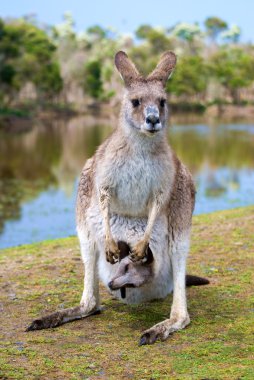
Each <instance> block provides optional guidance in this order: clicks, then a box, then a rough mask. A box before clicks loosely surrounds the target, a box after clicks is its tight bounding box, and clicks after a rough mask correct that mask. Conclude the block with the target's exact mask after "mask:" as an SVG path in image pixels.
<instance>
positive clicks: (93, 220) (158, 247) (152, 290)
mask: <svg viewBox="0 0 254 380" xmlns="http://www.w3.org/2000/svg"><path fill="white" fill-rule="evenodd" d="M146 224H147V219H146V218H129V217H124V216H119V215H112V217H111V231H112V234H113V238H114V239H115V241H125V242H127V243H128V244H129V245H134V244H135V243H137V242H138V241H139V240H140V239H141V238H142V237H143V234H144V231H145V228H146ZM87 225H88V228H89V230H90V233H91V234H92V235H93V236H94V241H95V243H96V245H97V248H98V253H99V258H98V269H99V277H100V280H101V281H102V282H103V284H104V285H105V286H106V288H107V289H108V291H110V290H109V288H108V286H107V285H108V283H109V282H110V281H111V279H112V278H113V277H114V275H115V273H116V270H117V267H118V264H117V263H116V264H114V265H112V264H110V263H108V262H107V261H106V254H105V247H104V236H105V235H104V226H103V221H102V217H101V213H100V211H99V210H98V208H97V207H95V206H94V207H91V208H90V210H89V212H88V214H87ZM150 248H151V250H152V252H153V255H154V263H153V266H154V271H153V273H154V276H153V278H152V279H151V282H149V283H147V284H145V285H143V286H142V287H140V288H128V289H126V298H124V299H122V298H121V295H120V291H114V292H111V293H112V294H113V295H114V296H115V297H117V298H119V299H120V300H121V301H122V302H124V303H127V304H137V303H141V302H145V301H150V300H153V299H160V298H165V297H166V296H167V294H169V293H171V292H172V290H173V281H172V270H171V260H170V252H169V244H168V228H167V221H166V217H165V216H161V217H160V218H158V220H157V221H156V222H155V225H154V228H153V232H152V237H151V240H150Z"/></svg>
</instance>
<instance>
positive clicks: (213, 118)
mask: <svg viewBox="0 0 254 380" xmlns="http://www.w3.org/2000/svg"><path fill="white" fill-rule="evenodd" d="M174 106H175V105H174ZM169 107H170V106H169ZM118 113H119V107H117V106H114V107H111V106H110V105H108V104H101V105H99V106H98V107H95V108H94V107H91V108H89V107H87V108H86V110H84V111H83V112H80V111H75V110H74V109H71V108H66V109H64V108H61V109H58V108H56V109H54V107H53V108H51V109H47V108H45V109H41V110H40V111H35V110H33V109H31V112H29V111H28V110H26V111H25V112H23V111H22V110H11V109H10V110H9V113H8V111H6V113H4V114H1V113H0V131H3V132H7V133H16V132H17V133H19V132H26V131H28V130H30V129H31V128H32V127H33V126H34V124H36V123H37V124H38V123H45V124H47V123H49V122H50V120H51V119H52V118H53V119H54V118H57V119H71V118H72V117H84V116H92V117H94V118H99V119H102V120H105V122H109V120H111V119H114V120H116V119H117V118H118ZM170 121H171V122H172V123H175V124H179V123H184V122H186V121H187V123H198V122H207V123H213V124H216V123H218V122H224V123H238V122H247V123H253V122H254V105H239V106H238V105H233V104H225V105H221V106H218V105H210V106H207V107H205V110H204V112H192V111H187V112H186V110H185V111H182V112H181V109H179V111H177V112H172V113H170Z"/></svg>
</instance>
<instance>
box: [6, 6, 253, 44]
mask: <svg viewBox="0 0 254 380" xmlns="http://www.w3.org/2000/svg"><path fill="white" fill-rule="evenodd" d="M65 11H70V12H71V13H72V14H73V16H74V19H75V22H76V29H77V31H80V32H81V31H83V30H85V29H86V28H87V27H89V26H91V25H95V24H99V25H101V26H104V27H108V26H111V27H113V28H115V29H116V30H118V31H119V32H122V33H133V32H134V31H135V29H137V27H138V26H139V25H141V24H150V25H152V26H162V27H170V26H172V25H175V24H176V23H177V22H180V21H184V22H189V23H193V22H199V23H202V22H203V21H204V20H205V19H206V18H207V17H208V16H218V17H220V18H222V19H224V20H225V21H226V22H227V23H228V24H229V25H232V24H237V25H238V26H239V27H240V28H241V30H242V38H241V40H242V41H244V42H248V41H253V40H254V22H253V15H254V0H242V1H236V0H178V1H171V0H168V1H167V0H89V1H87V0H72V1H67V0H11V1H6V0H0V17H3V18H5V17H8V16H9V17H21V16H24V15H27V14H31V13H34V14H36V15H37V17H38V20H39V21H42V22H45V23H46V24H50V25H54V24H59V23H61V22H62V16H63V14H64V12H65Z"/></svg>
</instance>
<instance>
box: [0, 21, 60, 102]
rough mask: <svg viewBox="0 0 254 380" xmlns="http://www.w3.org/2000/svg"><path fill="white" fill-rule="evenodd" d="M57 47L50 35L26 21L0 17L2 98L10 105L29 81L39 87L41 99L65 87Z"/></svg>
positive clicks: (50, 96)
mask: <svg viewBox="0 0 254 380" xmlns="http://www.w3.org/2000/svg"><path fill="white" fill-rule="evenodd" d="M55 50H56V47H55V46H54V44H53V43H52V42H51V41H50V39H49V37H48V36H47V34H46V33H45V32H44V31H43V30H41V29H39V28H37V27H35V26H34V25H31V24H29V23H27V22H25V21H23V20H16V21H13V22H10V23H4V22H3V20H1V19H0V57H1V58H0V86H1V91H0V101H1V103H2V104H3V105H10V104H12V103H13V102H15V100H16V99H17V97H18V95H19V91H20V90H21V89H22V88H23V87H24V86H25V85H26V84H27V83H32V84H33V85H34V86H35V89H36V92H37V96H38V98H39V99H41V100H43V99H44V98H46V99H48V98H53V97H54V96H55V95H56V94H58V93H59V92H60V91H61V89H62V79H61V76H60V67H59V63H58V62H57V61H56V59H55V57H54V52H55Z"/></svg>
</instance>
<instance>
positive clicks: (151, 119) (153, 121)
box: [146, 114, 160, 125]
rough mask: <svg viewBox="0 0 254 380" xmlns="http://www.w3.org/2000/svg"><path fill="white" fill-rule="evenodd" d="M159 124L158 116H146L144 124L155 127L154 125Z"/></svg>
mask: <svg viewBox="0 0 254 380" xmlns="http://www.w3.org/2000/svg"><path fill="white" fill-rule="evenodd" d="M159 122H160V119H159V118H158V116H156V115H153V114H151V115H148V116H147V118H146V123H147V124H153V125H155V124H157V123H159Z"/></svg>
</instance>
